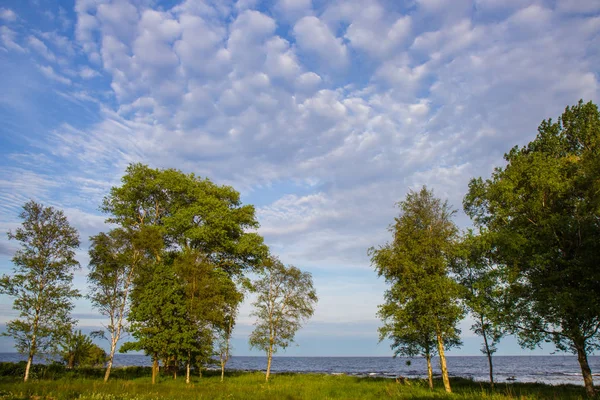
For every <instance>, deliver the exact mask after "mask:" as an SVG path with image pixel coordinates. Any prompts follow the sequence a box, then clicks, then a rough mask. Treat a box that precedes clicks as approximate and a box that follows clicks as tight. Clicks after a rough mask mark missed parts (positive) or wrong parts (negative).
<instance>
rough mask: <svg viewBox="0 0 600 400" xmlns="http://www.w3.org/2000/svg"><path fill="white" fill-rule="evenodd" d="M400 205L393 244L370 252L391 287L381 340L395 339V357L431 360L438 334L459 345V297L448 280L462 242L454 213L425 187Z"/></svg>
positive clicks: (382, 313) (382, 314)
mask: <svg viewBox="0 0 600 400" xmlns="http://www.w3.org/2000/svg"><path fill="white" fill-rule="evenodd" d="M398 206H399V207H400V210H401V213H400V216H399V217H397V218H396V222H395V224H394V225H392V226H391V227H390V231H391V232H392V233H393V235H394V237H393V241H392V242H391V243H387V244H385V245H384V246H381V247H379V248H377V249H375V248H371V249H369V255H370V256H371V262H372V264H373V265H374V266H375V269H376V270H377V273H378V274H379V276H383V277H384V278H385V280H386V282H388V283H389V284H390V285H391V287H390V288H389V289H388V290H387V291H386V292H385V303H384V304H383V305H381V306H380V308H379V313H378V314H379V316H380V318H382V320H383V322H384V325H383V327H382V328H380V330H379V333H380V339H381V340H383V339H385V338H390V339H392V348H394V349H395V354H396V355H398V354H400V355H406V356H415V355H424V356H426V357H427V356H430V355H432V354H434V353H435V351H436V349H435V346H436V342H437V334H438V333H439V334H440V335H441V337H442V340H443V342H444V345H445V346H447V347H449V346H456V345H459V344H460V340H459V338H458V335H459V333H460V332H459V331H458V329H457V327H456V325H457V323H458V321H459V320H460V318H461V317H462V315H463V311H462V309H461V307H460V306H459V305H458V298H459V294H460V292H459V287H458V285H457V284H456V283H455V282H454V281H453V280H452V279H450V277H449V276H448V274H449V263H450V260H451V258H452V255H453V254H454V251H455V246H456V240H457V228H456V226H455V225H454V223H453V222H452V215H453V214H454V211H452V210H451V209H450V207H449V206H448V204H447V203H445V202H444V203H442V202H441V200H439V199H437V198H435V197H434V196H433V193H432V192H431V191H429V190H427V189H426V188H425V187H423V188H422V189H421V190H420V191H419V192H414V191H410V192H409V193H408V195H407V197H406V200H405V201H403V202H400V203H399V204H398Z"/></svg>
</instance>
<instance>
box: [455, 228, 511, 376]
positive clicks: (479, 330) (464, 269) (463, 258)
mask: <svg viewBox="0 0 600 400" xmlns="http://www.w3.org/2000/svg"><path fill="white" fill-rule="evenodd" d="M453 272H454V276H455V279H456V280H457V281H458V283H459V284H460V285H461V286H462V289H463V290H462V297H463V301H464V302H465V305H466V306H467V309H468V310H469V312H470V313H471V315H472V317H473V318H474V320H475V322H474V324H473V325H472V326H471V330H472V331H473V332H474V333H475V334H476V335H479V336H481V338H482V339H483V345H482V347H481V352H482V353H483V354H485V356H486V357H487V359H488V365H489V371H490V374H489V375H490V385H491V387H492V388H493V387H494V364H493V362H492V355H493V354H494V353H495V352H496V350H497V347H496V346H497V345H498V343H499V342H500V339H502V337H503V336H504V335H505V332H506V328H505V327H504V325H503V323H502V321H503V315H502V310H503V309H504V307H503V299H504V295H503V292H504V291H503V285H502V269H501V268H499V267H498V266H497V265H496V264H495V263H494V261H493V248H492V247H491V242H490V238H489V235H485V233H484V234H479V235H475V234H474V233H473V231H471V230H469V231H468V232H467V234H466V235H465V236H464V237H463V239H462V242H461V245H460V251H459V254H458V255H457V257H456V259H455V262H454V266H453Z"/></svg>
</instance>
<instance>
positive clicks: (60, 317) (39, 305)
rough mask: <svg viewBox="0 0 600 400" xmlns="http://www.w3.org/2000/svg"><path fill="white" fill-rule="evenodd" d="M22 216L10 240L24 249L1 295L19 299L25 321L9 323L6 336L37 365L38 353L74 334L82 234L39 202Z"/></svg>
mask: <svg viewBox="0 0 600 400" xmlns="http://www.w3.org/2000/svg"><path fill="white" fill-rule="evenodd" d="M19 217H20V218H21V219H22V221H23V222H22V224H21V227H19V228H17V229H16V231H15V232H14V233H13V232H9V233H8V238H9V239H11V240H17V241H18V242H19V243H20V246H21V248H20V249H19V250H18V251H17V252H16V253H15V255H14V257H13V259H12V261H13V264H14V266H15V267H14V269H13V275H12V276H7V275H4V276H3V277H2V279H0V292H1V293H4V294H8V295H10V296H12V297H14V298H15V301H14V303H13V308H14V309H15V310H17V311H18V312H19V318H18V319H15V320H12V321H10V322H8V323H7V333H6V334H7V335H8V336H12V337H13V338H14V340H15V347H16V349H17V351H18V352H19V353H23V354H27V355H28V357H29V360H30V363H31V359H32V358H33V357H34V356H35V355H36V354H39V353H47V352H53V351H56V350H57V346H56V345H57V343H58V339H59V338H60V337H61V336H62V335H64V334H65V332H69V331H70V327H71V325H72V322H73V321H72V319H71V316H70V311H71V310H72V309H73V303H72V299H73V298H75V297H78V296H79V292H78V291H77V290H75V289H73V288H72V287H71V283H72V280H73V269H74V268H76V267H78V266H79V263H78V262H77V261H76V260H75V250H76V249H77V248H78V247H79V236H78V234H77V230H76V229H75V228H73V227H72V226H71V225H69V222H68V221H67V218H66V217H65V216H64V214H63V212H62V211H60V210H55V209H54V208H52V207H44V206H43V205H41V204H38V203H36V202H34V201H29V202H28V203H26V204H25V205H24V206H23V212H22V213H21V214H20V215H19ZM25 376H26V378H25V379H27V373H26V375H25Z"/></svg>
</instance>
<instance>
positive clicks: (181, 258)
mask: <svg viewBox="0 0 600 400" xmlns="http://www.w3.org/2000/svg"><path fill="white" fill-rule="evenodd" d="M102 208H103V210H104V211H105V212H107V213H109V214H110V215H111V216H110V217H109V218H108V220H107V221H108V222H111V223H115V224H118V225H119V226H120V227H121V228H122V229H126V230H130V231H134V232H136V231H141V230H144V229H146V230H148V229H151V232H152V233H153V236H152V237H153V238H154V244H155V245H152V246H149V248H152V251H151V257H150V258H152V262H148V263H147V266H145V267H144V268H141V269H138V273H137V274H136V275H137V276H136V279H135V280H134V286H135V290H134V291H133V292H132V299H133V301H132V309H131V312H130V316H131V320H132V326H135V327H136V328H135V329H137V332H136V333H134V336H136V335H137V336H136V338H137V339H138V342H137V343H138V344H137V345H136V346H138V347H139V346H142V347H143V348H145V349H146V351H150V352H151V353H152V354H153V355H156V356H157V357H158V356H159V355H160V354H164V355H167V358H168V359H169V360H170V361H168V360H166V359H165V358H164V357H163V360H164V361H167V362H171V363H173V362H175V361H177V362H181V361H184V362H185V364H186V371H187V372H186V375H187V377H186V380H188V381H189V371H190V365H191V364H192V361H193V360H196V362H204V361H206V359H207V358H209V357H210V356H211V355H213V354H214V351H213V348H212V345H213V339H214V337H213V335H212V332H213V328H214V324H215V323H216V322H218V320H219V319H220V318H221V317H219V316H217V315H215V314H216V313H219V312H221V310H222V307H221V306H220V304H222V303H223V299H222V297H223V296H222V294H220V293H217V292H218V290H217V289H219V288H222V285H221V283H223V282H224V281H229V282H231V281H232V280H233V279H234V278H236V277H240V276H241V275H242V273H243V272H244V271H245V270H248V269H251V268H255V267H257V266H258V265H260V262H261V259H262V257H264V255H266V254H267V251H268V250H267V247H266V246H265V245H264V243H263V239H262V237H260V235H258V234H256V233H255V232H252V230H254V229H255V228H257V227H258V222H257V221H256V219H255V215H254V207H253V206H250V205H242V204H241V201H240V196H239V193H238V192H237V191H235V190H234V189H233V188H231V187H229V186H218V185H215V184H214V183H212V182H211V181H210V180H208V179H201V178H199V177H197V176H195V175H194V174H184V173H182V172H181V171H178V170H175V169H166V170H159V169H152V168H149V167H147V166H145V165H142V164H132V165H130V166H129V167H128V168H127V171H126V174H125V176H124V177H123V178H122V185H121V186H120V187H114V188H112V189H111V191H110V194H109V195H108V196H107V197H106V198H105V199H104V202H103V207H102ZM156 268H158V270H159V271H161V273H166V271H167V270H168V271H169V273H168V274H169V277H168V279H172V280H174V281H175V282H176V284H177V298H178V299H179V294H181V296H183V297H181V298H180V299H179V300H178V301H181V304H179V305H178V306H177V307H180V306H181V307H183V308H184V309H185V312H184V311H183V308H182V309H181V310H180V309H179V308H178V313H181V315H183V314H184V313H185V317H183V316H182V317H181V318H182V321H187V324H188V326H186V327H183V325H181V326H180V325H177V324H179V322H176V321H170V322H169V323H168V326H180V327H181V329H182V330H183V331H182V332H180V333H179V334H180V336H179V337H180V339H181V341H180V342H179V344H180V347H179V349H178V350H177V351H176V350H175V349H174V348H173V347H169V346H170V345H169V346H167V347H169V348H168V351H167V350H166V347H165V348H163V350H161V351H158V350H160V349H158V350H157V348H156V347H155V346H154V340H155V339H156V340H158V336H157V337H155V338H154V339H150V337H148V338H145V339H144V336H146V335H154V331H153V330H152V329H149V327H153V326H154V327H156V324H157V323H158V324H159V325H160V324H161V323H163V322H166V320H160V318H159V319H158V320H157V317H159V316H157V315H154V314H152V312H151V308H149V307H150V305H156V304H157V303H156V302H157V301H159V300H160V301H164V302H165V304H169V307H175V305H174V304H173V301H172V300H169V299H166V298H163V299H161V298H160V296H158V297H152V296H148V295H147V290H146V289H148V288H145V286H146V285H151V286H150V292H152V291H153V290H156V287H155V286H156V285H158V284H159V283H157V282H156V281H155V277H154V276H153V273H154V272H153V271H154V270H155V269H156ZM219 271H220V273H219ZM207 281H209V282H210V284H206V282H207ZM213 289H214V290H213ZM144 302H149V304H150V305H149V304H144ZM217 304H218V305H217ZM137 307H139V308H140V310H136V308H137ZM164 317H165V318H167V316H164ZM140 318H149V319H148V320H142V319H140ZM161 318H162V317H161ZM182 323H183V322H182ZM174 324H175V325H174ZM168 326H166V327H165V329H166V328H167V327H168ZM183 332H185V340H184V338H183V337H182V336H181V335H183V334H184V333H183ZM161 337H162V336H161ZM171 337H172V336H168V335H167V336H166V337H164V339H165V340H168V339H170V338H171ZM131 346H133V345H131V344H130V345H128V346H125V347H126V348H128V347H131ZM144 346H150V347H144ZM134 347H135V346H134ZM209 347H210V349H209ZM175 353H177V354H175ZM175 357H177V358H176V359H175ZM202 360H203V361H202ZM155 367H156V370H157V368H158V359H155Z"/></svg>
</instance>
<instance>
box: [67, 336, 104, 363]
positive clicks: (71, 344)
mask: <svg viewBox="0 0 600 400" xmlns="http://www.w3.org/2000/svg"><path fill="white" fill-rule="evenodd" d="M61 346H62V348H63V350H62V352H61V357H62V359H63V361H64V362H65V363H66V364H67V368H69V369H72V368H74V367H78V366H81V367H96V366H100V365H104V363H105V362H106V352H105V351H104V350H102V349H101V348H100V347H99V346H98V345H97V344H95V343H93V342H92V339H91V338H90V337H89V336H87V335H84V334H83V333H82V332H81V331H80V330H79V331H76V332H70V333H69V334H68V335H67V336H65V338H64V340H63V343H62V345H61Z"/></svg>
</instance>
